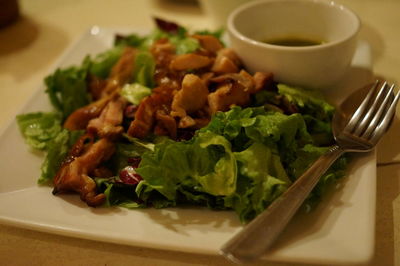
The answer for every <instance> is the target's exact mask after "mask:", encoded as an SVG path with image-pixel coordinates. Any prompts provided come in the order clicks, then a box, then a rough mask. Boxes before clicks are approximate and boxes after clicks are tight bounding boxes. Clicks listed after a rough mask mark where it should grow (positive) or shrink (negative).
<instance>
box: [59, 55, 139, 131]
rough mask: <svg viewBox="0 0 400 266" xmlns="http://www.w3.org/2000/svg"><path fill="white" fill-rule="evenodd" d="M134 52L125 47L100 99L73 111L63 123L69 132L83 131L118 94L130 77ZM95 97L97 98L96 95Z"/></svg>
mask: <svg viewBox="0 0 400 266" xmlns="http://www.w3.org/2000/svg"><path fill="white" fill-rule="evenodd" d="M135 54H136V50H135V49H134V48H132V47H126V48H125V50H124V52H123V54H122V56H121V57H120V59H119V60H118V62H117V63H116V64H115V65H114V66H113V68H112V69H111V73H110V77H109V78H108V79H107V84H106V85H105V87H104V88H102V90H101V97H100V99H98V100H97V101H95V102H92V103H90V104H89V105H86V106H83V107H81V108H78V109H77V110H75V111H74V112H73V113H72V114H71V115H70V116H69V117H68V118H67V119H66V121H65V122H64V127H65V128H67V129H69V130H79V129H85V128H86V126H87V124H88V123H89V121H90V120H92V119H94V118H96V117H98V116H99V115H100V113H101V111H102V110H103V109H104V107H105V106H106V105H107V104H108V102H109V101H110V100H111V99H112V98H114V97H115V95H116V94H118V89H119V88H120V87H121V86H122V85H124V84H125V83H127V82H128V81H129V79H130V78H131V76H132V73H133V68H134V59H135ZM97 97H99V96H98V95H97Z"/></svg>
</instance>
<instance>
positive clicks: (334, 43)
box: [227, 0, 361, 52]
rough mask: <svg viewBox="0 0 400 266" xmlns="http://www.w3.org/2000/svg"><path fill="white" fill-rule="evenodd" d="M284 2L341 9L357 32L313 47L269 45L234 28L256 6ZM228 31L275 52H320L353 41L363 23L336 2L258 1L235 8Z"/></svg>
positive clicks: (303, 0)
mask: <svg viewBox="0 0 400 266" xmlns="http://www.w3.org/2000/svg"><path fill="white" fill-rule="evenodd" d="M283 2H292V3H300V2H302V3H310V4H318V5H325V6H330V7H332V8H336V9H339V10H341V11H344V12H346V13H347V14H349V15H350V16H351V17H352V18H353V19H354V21H355V23H356V24H355V30H354V31H353V32H352V33H351V34H349V35H348V36H346V37H344V38H341V39H338V40H336V41H331V42H327V43H321V44H318V45H311V46H283V45H276V44H268V43H264V42H260V41H257V40H254V39H251V38H249V37H247V36H245V35H244V34H242V33H241V32H240V31H239V30H237V28H236V27H235V26H234V20H235V18H236V17H237V16H238V15H239V14H240V13H242V12H243V11H245V10H247V9H249V8H252V7H254V6H259V5H264V4H266V3H283ZM227 29H228V32H229V33H230V34H231V35H234V36H236V38H238V39H240V40H241V41H243V42H247V43H250V44H251V45H254V46H257V47H261V48H268V49H275V50H282V51H293V52H294V51H310V50H320V49H325V48H329V47H332V46H337V45H339V44H342V43H345V42H347V41H348V40H351V39H353V38H355V37H356V36H357V35H358V33H359V32H360V29H361V21H360V18H359V17H358V15H357V14H356V13H355V12H354V11H353V10H351V9H350V8H348V7H346V6H344V5H342V4H339V3H337V2H335V1H330V0H256V1H251V2H248V3H245V4H243V5H240V6H239V7H237V8H235V9H234V10H233V11H232V12H231V13H230V15H229V16H228V20H227Z"/></svg>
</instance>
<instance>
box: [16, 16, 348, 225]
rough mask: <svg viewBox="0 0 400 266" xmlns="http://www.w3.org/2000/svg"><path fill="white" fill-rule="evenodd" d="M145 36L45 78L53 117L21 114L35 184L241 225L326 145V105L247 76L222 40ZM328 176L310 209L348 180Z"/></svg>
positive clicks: (92, 201) (160, 28)
mask: <svg viewBox="0 0 400 266" xmlns="http://www.w3.org/2000/svg"><path fill="white" fill-rule="evenodd" d="M155 21H156V25H157V28H156V29H155V30H154V31H153V32H152V33H150V34H148V35H146V36H140V35H137V34H130V35H117V36H116V37H115V42H114V46H113V47H111V48H110V49H108V50H107V51H104V52H103V53H101V54H98V55H96V56H94V57H93V56H87V57H86V58H84V59H83V61H82V63H81V64H80V65H77V66H71V67H67V68H62V69H57V70H56V71H55V72H54V73H52V74H51V75H49V76H48V77H46V78H45V84H46V92H47V95H48V96H49V100H50V102H51V103H52V105H53V106H54V111H52V112H40V111H38V112H34V113H27V114H21V115H18V116H17V122H18V125H19V128H20V131H21V133H22V135H23V136H24V138H25V141H26V143H27V144H29V146H30V147H31V148H32V149H36V150H42V151H44V152H45V158H44V162H43V164H42V166H41V176H40V177H39V178H38V183H39V184H40V185H51V186H53V187H54V188H53V194H54V195H59V194H63V193H76V194H78V195H79V196H80V198H81V199H82V200H83V201H84V202H86V203H87V204H88V205H89V206H93V207H96V206H121V207H126V208H146V207H154V208H165V207H173V206H183V205H195V206H207V207H209V208H212V209H215V210H225V209H231V210H234V211H235V212H236V213H237V215H238V217H239V219H240V220H241V221H242V222H244V223H245V222H248V221H250V220H251V219H253V218H254V217H255V216H257V215H258V214H259V213H261V212H262V211H263V210H264V209H265V208H266V207H267V206H268V205H269V204H270V203H271V202H273V201H274V200H275V199H276V198H277V197H279V196H280V195H281V194H282V193H283V192H284V191H285V190H286V189H287V188H288V187H289V186H290V185H291V184H292V183H293V182H294V181H295V180H296V178H298V177H299V176H300V175H301V174H302V173H303V172H304V171H305V169H307V167H309V165H310V164H311V163H312V162H313V161H314V160H316V158H318V157H319V156H320V155H321V154H323V153H324V152H325V151H326V150H327V149H328V147H329V145H331V144H332V143H333V137H332V130H331V126H330V124H331V119H332V116H333V113H334V107H333V106H332V105H330V104H328V103H327V102H326V101H325V100H324V99H323V98H322V96H321V95H320V94H319V92H318V91H315V90H309V89H304V88H297V87H291V86H288V85H285V84H281V83H277V82H275V81H274V79H273V74H272V73H262V72H256V73H248V72H247V71H246V70H245V69H244V67H243V66H242V64H241V62H240V59H239V57H238V56H237V55H236V54H235V52H234V51H233V50H231V49H230V48H227V47H225V45H224V43H223V41H221V32H220V31H217V32H210V31H199V32H188V30H186V29H185V28H183V27H182V26H179V25H177V24H175V23H172V22H167V21H164V20H161V19H155ZM346 163H347V162H346V158H344V157H343V158H341V159H339V160H338V161H336V162H335V164H334V165H333V166H332V167H331V168H330V169H329V170H328V171H327V173H326V174H325V175H324V176H323V177H322V178H321V179H320V181H319V183H318V184H317V186H316V187H315V188H314V190H313V191H312V193H311V194H310V196H309V197H308V199H307V201H306V202H305V203H304V206H305V207H306V209H311V208H313V206H314V205H315V204H316V203H318V201H319V200H320V198H321V196H322V195H323V194H324V193H325V191H326V189H327V188H328V187H329V185H330V184H332V183H335V181H336V180H337V179H339V178H340V177H342V176H343V175H344V170H345V167H346Z"/></svg>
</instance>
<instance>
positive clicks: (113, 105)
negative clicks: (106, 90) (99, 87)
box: [87, 97, 126, 139]
mask: <svg viewBox="0 0 400 266" xmlns="http://www.w3.org/2000/svg"><path fill="white" fill-rule="evenodd" d="M125 105H126V101H125V100H124V99H123V98H121V97H120V98H118V99H116V100H114V101H110V102H109V103H108V104H107V106H106V107H105V108H104V109H103V111H102V112H101V114H100V116H99V117H98V118H95V119H92V120H90V121H89V124H88V126H87V130H88V132H94V133H96V134H97V135H98V136H99V137H100V138H111V139H114V138H116V137H118V136H119V135H120V134H121V133H122V132H123V130H124V129H123V127H122V126H121V123H122V119H123V112H124V107H125Z"/></svg>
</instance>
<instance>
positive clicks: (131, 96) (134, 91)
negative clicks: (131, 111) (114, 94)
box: [120, 83, 151, 105]
mask: <svg viewBox="0 0 400 266" xmlns="http://www.w3.org/2000/svg"><path fill="white" fill-rule="evenodd" d="M120 94H121V95H122V97H124V98H125V99H126V100H127V101H128V102H130V103H132V104H135V105H139V103H140V101H141V100H142V99H143V98H144V97H146V96H148V95H150V94H151V89H150V88H148V87H145V86H143V85H141V84H139V83H131V84H126V85H124V86H123V87H122V90H121V92H120Z"/></svg>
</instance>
